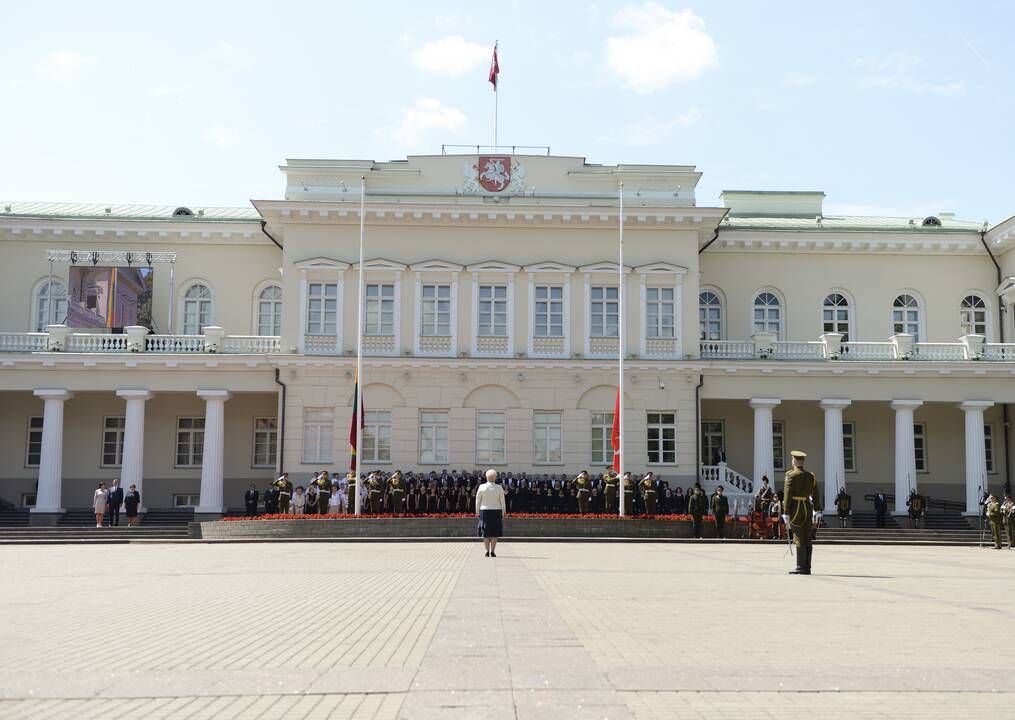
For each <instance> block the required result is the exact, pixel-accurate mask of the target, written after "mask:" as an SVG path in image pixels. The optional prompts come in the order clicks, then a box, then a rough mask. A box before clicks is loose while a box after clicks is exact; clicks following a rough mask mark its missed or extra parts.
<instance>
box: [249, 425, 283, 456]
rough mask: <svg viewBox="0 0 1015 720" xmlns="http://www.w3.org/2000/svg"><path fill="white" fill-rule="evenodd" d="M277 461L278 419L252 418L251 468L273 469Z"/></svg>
mask: <svg viewBox="0 0 1015 720" xmlns="http://www.w3.org/2000/svg"><path fill="white" fill-rule="evenodd" d="M277 459H278V418H273V417H256V418H254V456H253V458H251V462H250V464H251V466H252V467H256V468H257V467H275V462H276V460H277Z"/></svg>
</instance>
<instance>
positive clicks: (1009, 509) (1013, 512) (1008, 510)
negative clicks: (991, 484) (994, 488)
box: [1001, 493, 1015, 550]
mask: <svg viewBox="0 0 1015 720" xmlns="http://www.w3.org/2000/svg"><path fill="white" fill-rule="evenodd" d="M1001 517H1002V519H1003V520H1004V531H1005V534H1006V535H1007V536H1008V549H1009V550H1015V500H1013V499H1012V496H1011V493H1005V494H1004V502H1003V503H1001Z"/></svg>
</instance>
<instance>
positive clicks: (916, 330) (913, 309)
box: [892, 294, 920, 342]
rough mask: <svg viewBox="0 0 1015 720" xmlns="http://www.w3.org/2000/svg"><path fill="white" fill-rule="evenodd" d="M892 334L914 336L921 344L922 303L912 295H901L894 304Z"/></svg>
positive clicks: (915, 340)
mask: <svg viewBox="0 0 1015 720" xmlns="http://www.w3.org/2000/svg"><path fill="white" fill-rule="evenodd" d="M892 333H893V334H895V335H900V334H904V333H905V334H908V335H912V336H913V342H920V303H919V302H918V301H917V299H916V298H915V297H913V296H912V295H907V294H903V295H899V296H898V297H896V298H895V300H894V301H893V302H892Z"/></svg>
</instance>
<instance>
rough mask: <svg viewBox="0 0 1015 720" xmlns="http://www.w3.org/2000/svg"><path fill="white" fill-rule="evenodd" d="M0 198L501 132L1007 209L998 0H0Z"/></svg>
mask: <svg viewBox="0 0 1015 720" xmlns="http://www.w3.org/2000/svg"><path fill="white" fill-rule="evenodd" d="M4 27H5V33H4V38H5V42H4V44H3V46H0V98H2V102H3V106H2V110H0V199H4V200H45V201H81V202H128V203H159V204H168V205H176V204H180V205H202V204H204V205H245V204H246V203H247V201H248V200H249V199H250V198H270V197H278V196H279V195H280V193H281V179H280V176H279V173H278V171H277V166H278V165H279V164H280V163H281V161H282V160H283V159H284V158H285V157H353V158H372V159H391V158H397V157H404V156H405V154H406V153H410V154H420V153H432V152H439V151H440V146H441V143H469V144H475V143H490V142H492V136H493V128H492V125H493V96H492V92H491V88H490V85H489V84H488V83H487V82H486V72H487V66H488V63H489V55H490V49H491V46H492V45H493V42H494V40H496V39H499V40H500V47H501V50H500V61H501V81H502V85H501V95H500V141H501V143H508V144H511V143H514V144H533V145H549V146H550V148H551V149H552V151H553V152H554V153H555V154H567V155H581V156H584V157H587V158H588V160H589V161H590V162H597V163H616V162H628V163H681V164H683V163H687V164H695V165H697V166H698V168H699V169H700V170H702V171H703V172H704V178H703V179H702V182H701V184H700V185H699V192H698V203H699V204H701V205H714V204H717V202H718V193H719V191H720V190H721V189H723V188H734V189H763V190H782V189H794V190H824V191H825V192H826V193H827V194H828V197H827V198H826V212H828V211H831V212H845V213H860V214H893V215H895V214H897V215H902V216H908V215H923V214H926V213H930V212H937V211H953V212H956V213H957V214H958V216H959V217H960V218H965V219H973V220H981V219H984V218H989V219H990V220H991V221H993V222H996V221H999V220H1002V219H1004V218H1005V217H1007V216H1009V215H1011V214H1013V213H1015V192H1012V190H1013V188H1015V177H1013V176H1012V170H1011V167H1012V164H1013V163H1012V161H1013V159H1015V132H1013V129H1015V92H1013V91H1015V87H1013V85H1015V83H1013V77H1015V53H1012V52H1011V40H1010V37H1009V36H1008V34H1009V33H1010V32H1011V28H1012V27H1015V4H1013V3H1010V2H990V1H989V0H986V1H984V2H975V3H971V2H966V3H961V2H955V3H939V2H890V3H886V2H883V1H881V2H863V1H860V0H857V1H855V2H850V3H836V4H834V5H833V4H831V3H815V2H779V1H773V2H765V3H761V2H732V1H731V2H669V1H666V2H658V3H645V2H640V1H639V2H630V3H628V2H592V3H565V2H553V3H549V2H545V1H544V2H535V1H534V0H515V1H514V2H512V1H511V0H502V1H501V2H497V3H476V2H471V3H455V2H426V3H419V2H415V3H409V2H406V3H401V2H392V1H388V2H374V3H364V2H356V3H352V2H313V1H310V0H306V1H304V2H300V3H268V2H243V3H227V2H185V1H184V2H173V3H159V4H157V3H148V2H144V3H140V2H122V3H121V2H102V1H101V0H95V1H93V2H89V3H71V2H65V3H59V2H39V3H24V2H20V3H13V4H8V5H7V6H5V8H4Z"/></svg>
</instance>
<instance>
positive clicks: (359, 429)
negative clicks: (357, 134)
mask: <svg viewBox="0 0 1015 720" xmlns="http://www.w3.org/2000/svg"><path fill="white" fill-rule="evenodd" d="M366 196H367V179H366V176H365V175H363V176H360V179H359V272H357V273H356V284H357V293H356V297H357V301H356V380H355V383H356V384H355V388H356V399H355V400H353V406H354V407H353V413H352V415H353V417H352V421H353V423H355V425H356V447H354V448H353V450H352V452H353V456H352V465H353V470H355V472H356V486H355V489H354V490H355V492H354V493H353V497H354V498H355V505H356V509H355V514H356V515H361V514H362V513H363V495H362V493H361V492H360V487H359V483H360V477H361V476H362V468H361V466H360V462H359V458H360V451H361V449H362V447H363V423H362V422H361V421H360V418H362V417H363V274H364V272H363V231H364V225H365V222H366Z"/></svg>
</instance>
